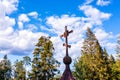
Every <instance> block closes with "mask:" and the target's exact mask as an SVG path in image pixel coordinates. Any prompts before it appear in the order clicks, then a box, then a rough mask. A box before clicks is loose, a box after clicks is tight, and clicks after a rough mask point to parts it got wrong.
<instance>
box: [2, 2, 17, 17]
mask: <svg viewBox="0 0 120 80" xmlns="http://www.w3.org/2000/svg"><path fill="white" fill-rule="evenodd" d="M17 6H18V0H0V17H1V16H2V17H3V16H5V14H11V13H12V12H13V11H16V10H17Z"/></svg>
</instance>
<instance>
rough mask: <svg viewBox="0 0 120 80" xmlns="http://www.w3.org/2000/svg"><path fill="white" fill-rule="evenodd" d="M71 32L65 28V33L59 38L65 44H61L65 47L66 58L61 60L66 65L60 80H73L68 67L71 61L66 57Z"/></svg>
mask: <svg viewBox="0 0 120 80" xmlns="http://www.w3.org/2000/svg"><path fill="white" fill-rule="evenodd" d="M72 32H73V30H71V31H68V30H67V26H65V32H64V33H63V34H62V35H61V36H60V37H64V38H65V43H64V44H63V46H65V47H66V56H65V57H64V58H63V62H64V64H65V65H66V68H65V71H64V72H63V75H62V77H61V78H60V80H75V79H74V77H73V76H72V73H71V70H70V67H69V65H70V64H71V62H72V59H71V57H69V55H68V48H70V47H71V45H68V36H69V34H70V33H72Z"/></svg>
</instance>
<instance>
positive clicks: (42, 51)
mask: <svg viewBox="0 0 120 80" xmlns="http://www.w3.org/2000/svg"><path fill="white" fill-rule="evenodd" d="M33 55H34V56H33V57H34V58H33V61H32V72H31V73H30V76H31V77H32V78H34V79H36V80H37V79H38V80H46V79H47V80H49V79H53V78H54V75H55V74H56V72H58V70H57V67H58V66H59V62H58V61H57V60H55V58H54V57H53V56H54V47H53V44H52V42H51V41H50V38H47V37H44V36H42V37H40V39H39V40H38V43H37V44H36V48H35V50H34V52H33Z"/></svg>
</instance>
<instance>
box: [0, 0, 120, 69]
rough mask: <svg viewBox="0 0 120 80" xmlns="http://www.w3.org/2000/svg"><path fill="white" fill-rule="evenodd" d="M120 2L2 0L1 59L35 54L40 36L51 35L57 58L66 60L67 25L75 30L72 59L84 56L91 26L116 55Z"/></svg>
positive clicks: (72, 39)
mask: <svg viewBox="0 0 120 80" xmlns="http://www.w3.org/2000/svg"><path fill="white" fill-rule="evenodd" d="M119 3H120V1H119V0H69V1H68V0H59V1H57V0H51V1H49V0H39V1H38V0H0V50H1V51H0V58H1V59H2V57H3V55H4V54H8V58H9V59H10V60H11V61H12V62H14V61H15V60H16V59H22V57H23V56H25V55H28V56H30V57H32V56H33V55H32V52H33V50H34V47H35V46H34V45H35V44H36V42H37V40H38V38H39V37H40V36H51V40H52V41H53V44H54V47H55V57H56V59H58V60H59V61H60V62H62V58H63V57H64V55H65V48H64V47H63V46H62V44H63V40H62V39H60V37H59V36H60V35H61V34H62V33H63V32H64V27H65V26H68V29H70V30H71V29H72V30H74V32H73V33H72V34H70V36H69V43H70V44H71V46H72V47H71V49H70V50H69V54H70V56H72V59H75V58H77V57H78V56H79V55H80V49H81V48H80V47H81V46H82V42H83V40H84V33H85V31H86V28H87V27H90V28H91V29H92V31H93V32H94V33H95V35H96V37H97V38H98V40H99V42H100V44H101V46H102V47H105V48H106V49H107V50H108V52H109V54H113V55H115V52H114V50H115V45H116V38H117V35H118V34H119V25H120V20H119V18H120V10H119V9H120V5H119ZM73 36H74V37H73ZM61 67H63V65H62V66H61Z"/></svg>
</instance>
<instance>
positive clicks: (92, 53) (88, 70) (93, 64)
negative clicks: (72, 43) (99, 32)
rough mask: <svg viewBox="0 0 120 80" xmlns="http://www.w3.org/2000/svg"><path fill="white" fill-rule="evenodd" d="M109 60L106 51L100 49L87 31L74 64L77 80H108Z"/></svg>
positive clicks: (95, 39)
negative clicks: (79, 54)
mask: <svg viewBox="0 0 120 80" xmlns="http://www.w3.org/2000/svg"><path fill="white" fill-rule="evenodd" d="M108 64H109V60H108V54H107V51H106V50H105V49H104V50H103V49H102V47H101V46H100V44H99V42H98V40H97V38H96V36H95V35H94V33H93V32H92V31H91V30H90V28H88V29H87V32H86V38H85V40H84V42H83V47H82V50H81V57H80V58H79V60H78V62H77V63H75V69H76V72H78V70H77V69H79V70H80V71H81V72H78V73H77V75H76V77H77V76H78V75H79V76H81V75H82V76H81V79H79V80H85V79H86V80H108V79H109V72H108V71H109V65H108Z"/></svg>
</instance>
